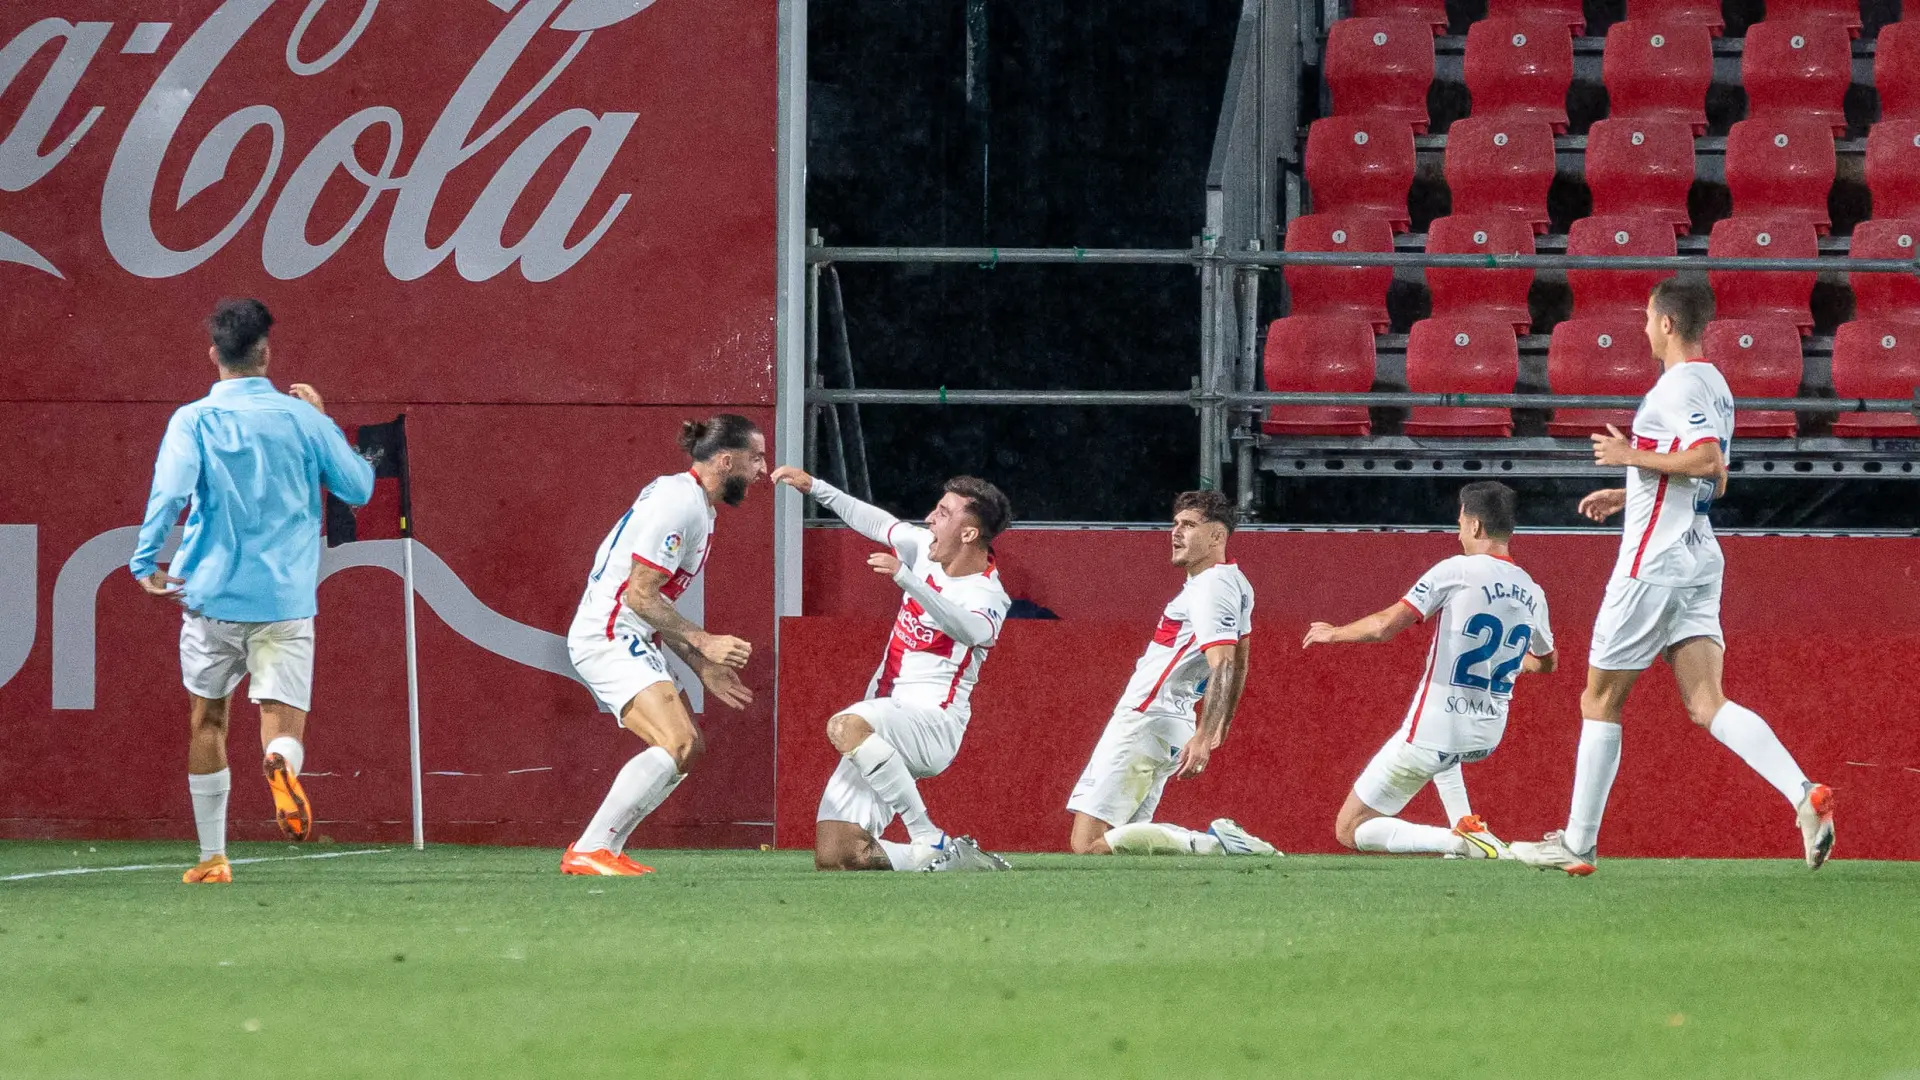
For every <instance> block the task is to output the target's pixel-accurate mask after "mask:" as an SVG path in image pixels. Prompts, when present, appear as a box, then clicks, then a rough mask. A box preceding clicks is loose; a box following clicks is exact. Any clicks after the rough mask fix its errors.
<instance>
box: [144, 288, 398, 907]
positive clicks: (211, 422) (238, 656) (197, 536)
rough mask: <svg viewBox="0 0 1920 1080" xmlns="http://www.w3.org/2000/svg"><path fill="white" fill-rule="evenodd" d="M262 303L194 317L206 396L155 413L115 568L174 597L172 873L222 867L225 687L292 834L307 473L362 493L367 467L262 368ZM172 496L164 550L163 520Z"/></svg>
mask: <svg viewBox="0 0 1920 1080" xmlns="http://www.w3.org/2000/svg"><path fill="white" fill-rule="evenodd" d="M272 326H273V316H272V315H271V314H269V313H268V312H267V308H266V305H264V304H262V303H260V302H259V301H258V300H226V301H222V302H221V304H220V306H219V307H218V308H216V309H215V310H214V313H213V316H212V317H211V318H210V319H208V320H207V327H208V330H209V331H210V332H211V333H212V336H213V347H212V348H211V349H210V350H209V354H210V355H211V356H212V358H213V361H214V364H215V366H216V367H217V368H218V369H219V371H220V381H218V382H216V383H214V385H213V389H212V390H211V391H209V392H208V394H207V396H206V397H204V398H201V399H200V400H199V401H196V402H193V403H192V404H189V405H184V406H182V407H181V408H180V409H179V411H177V412H175V413H174V414H173V419H172V421H170V422H169V423H168V424H167V433H166V436H165V438H163V439H162V440H161V443H160V456H159V460H158V461H156V462H155V464H154V469H153V492H152V494H151V495H149V496H148V498H147V517H146V521H145V522H143V523H142V524H141V526H140V542H139V545H138V546H137V547H136V548H135V550H134V553H133V560H132V562H131V563H129V564H128V565H129V569H131V570H132V571H133V574H134V577H136V578H138V579H139V581H140V586H141V588H143V589H145V590H146V591H147V592H148V593H151V594H152V595H154V596H163V597H168V598H170V599H172V600H174V601H175V602H177V603H179V604H180V605H181V606H182V607H184V608H185V609H186V614H185V616H184V619H183V621H182V624H181V630H180V669H181V681H182V682H183V683H184V684H185V686H186V688H187V692H188V693H189V694H191V695H192V700H193V715H192V741H191V742H190V743H189V745H188V750H187V773H188V777H187V787H188V789H189V791H191V792H192V795H193V816H194V824H195V826H196V829H197V831H198V832H199V834H200V865H198V866H196V867H194V868H193V869H192V870H189V871H187V874H186V876H185V880H186V881H188V882H190V883H195V882H225V881H231V880H233V870H232V866H231V864H230V863H229V862H228V861H227V857H226V832H227V828H226V825H227V795H228V792H229V790H230V789H231V787H232V778H231V774H230V773H229V771H228V769H227V750H226V743H227V718H228V713H229V711H230V703H231V699H232V695H233V690H234V687H236V686H238V685H239V683H240V679H241V678H242V677H243V676H251V679H252V682H251V683H250V685H249V686H248V689H247V693H248V696H249V697H250V698H252V699H253V701H254V702H256V703H257V704H258V705H259V706H260V742H261V745H262V746H263V747H264V748H265V752H266V758H265V763H264V765H265V771H266V774H267V781H268V785H269V787H271V788H272V791H273V801H274V810H275V814H276V816H277V818H278V819H279V822H280V827H281V830H282V831H283V832H285V833H286V834H287V836H288V837H289V838H291V839H295V840H304V839H306V838H307V837H308V836H309V835H311V833H312V828H313V811H312V807H311V805H310V804H309V803H308V802H307V797H306V792H305V791H304V790H303V789H302V788H301V786H300V781H299V774H300V767H301V765H302V763H303V760H304V758H305V750H304V745H303V742H302V739H303V738H304V736H305V734H306V723H307V710H308V708H309V707H310V705H311V701H312V685H313V615H314V612H315V611H316V609H317V603H316V599H315V594H316V592H317V590H318V588H319V580H320V489H321V487H322V485H324V486H325V487H327V488H328V489H329V490H331V491H332V492H333V493H334V494H335V495H337V496H339V497H340V498H341V499H344V500H345V501H347V502H348V503H351V504H353V505H355V506H361V505H365V503H366V502H367V500H368V499H369V498H371V497H372V495H373V467H372V466H371V465H369V464H367V462H366V461H365V460H364V459H362V458H361V457H360V455H358V454H357V453H355V452H354V450H353V448H352V447H350V446H348V445H347V440H346V437H345V436H344V435H342V434H341V433H340V428H339V427H338V426H337V425H335V424H334V422H333V421H331V420H329V419H327V414H326V412H325V411H324V409H325V407H324V405H323V403H322V402H321V400H320V395H319V394H317V393H315V392H314V389H313V388H312V387H311V386H307V385H305V384H303V383H295V384H294V385H293V386H292V387H290V388H289V390H290V393H288V394H282V393H280V392H279V391H277V390H275V389H274V388H273V384H272V383H270V382H268V381H267V377H266V376H267V365H268V362H269V361H270V360H271V359H272V350H271V348H270V347H269V345H268V342H267V332H268V330H269V329H271V328H272ZM183 508H185V509H186V510H187V524H186V528H185V529H184V530H183V533H182V536H181V540H180V548H179V550H178V552H176V553H175V555H174V557H173V562H172V564H171V566H170V567H169V568H168V569H166V570H162V569H161V568H160V567H159V565H158V561H157V560H158V557H159V554H160V548H161V545H162V544H163V543H165V541H166V538H167V533H168V532H169V531H170V530H171V529H172V528H173V526H174V523H175V522H176V521H178V520H179V517H180V511H181V510H182V509H183Z"/></svg>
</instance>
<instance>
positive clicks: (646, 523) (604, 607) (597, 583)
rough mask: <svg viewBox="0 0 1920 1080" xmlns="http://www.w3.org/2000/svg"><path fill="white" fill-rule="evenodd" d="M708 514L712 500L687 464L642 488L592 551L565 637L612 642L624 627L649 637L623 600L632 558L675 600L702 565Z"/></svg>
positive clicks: (649, 632)
mask: <svg viewBox="0 0 1920 1080" xmlns="http://www.w3.org/2000/svg"><path fill="white" fill-rule="evenodd" d="M713 517H714V513H713V504H712V503H711V502H709V501H707V493H706V490H705V489H704V488H702V487H701V486H700V478H699V477H698V476H696V475H694V472H693V470H692V469H688V470H687V471H686V472H682V473H674V474H672V475H671V476H662V477H660V478H658V479H656V480H654V481H653V483H651V484H648V485H647V486H646V487H645V488H642V489H641V491H640V496H639V498H636V499H634V500H633V505H632V506H630V507H628V508H627V512H626V513H624V514H622V515H620V520H619V521H618V522H615V523H614V526H613V530H612V531H611V532H609V533H607V538H606V539H605V540H602V541H600V547H599V549H598V550H596V551H595V552H594V556H593V573H592V574H590V575H588V577H587V589H586V592H584V593H582V594H581V596H580V607H579V608H578V609H577V610H576V611H575V612H574V614H573V626H572V627H571V628H570V629H569V630H568V631H567V636H568V637H572V638H591V637H599V638H603V639H605V640H607V641H612V640H613V638H614V635H615V634H617V633H618V632H620V631H621V630H623V629H624V630H631V631H633V632H634V633H635V634H636V635H638V636H639V637H642V638H649V637H652V636H653V627H651V626H648V625H647V623H646V620H644V619H642V618H641V617H640V616H638V615H636V614H634V611H633V609H632V608H631V607H628V606H627V605H626V604H625V603H623V599H624V598H625V596H626V592H627V575H628V574H631V573H632V572H633V564H634V563H645V564H647V565H648V566H651V567H652V568H654V569H655V570H658V571H660V572H661V573H663V574H665V575H667V582H666V584H664V585H662V586H660V595H661V596H664V597H666V598H667V600H668V601H669V602H671V601H673V600H677V599H679V598H680V594H681V593H684V592H686V591H687V586H689V585H691V584H693V579H694V578H696V577H698V576H700V571H701V570H703V569H705V568H706V565H707V548H708V545H709V544H710V543H711V541H712V540H713Z"/></svg>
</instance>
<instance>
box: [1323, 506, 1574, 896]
mask: <svg viewBox="0 0 1920 1080" xmlns="http://www.w3.org/2000/svg"><path fill="white" fill-rule="evenodd" d="M1514 503H1515V498H1514V494H1513V489H1512V488H1510V487H1508V486H1506V485H1505V484H1502V483H1499V482H1498V481H1493V480H1482V481H1480V482H1478V483H1473V484H1468V485H1467V486H1466V487H1463V488H1461V489H1460V547H1461V548H1462V549H1463V550H1464V551H1465V552H1466V554H1464V555H1456V556H1454V557H1453V558H1451V559H1447V560H1445V561H1443V562H1441V563H1440V564H1439V565H1438V566H1435V567H1434V568H1433V569H1431V570H1429V571H1427V573H1426V576H1425V577H1422V578H1421V579H1420V581H1419V582H1418V583H1417V584H1415V585H1414V587H1413V590H1412V591H1411V592H1409V593H1407V595H1406V596H1404V597H1402V598H1400V599H1399V600H1398V601H1396V602H1395V603H1394V605H1393V606H1392V607H1390V608H1387V609H1386V610H1385V611H1379V612H1375V613H1374V614H1372V615H1369V616H1367V617H1366V618H1364V619H1361V620H1360V621H1359V622H1353V623H1348V624H1347V625H1345V626H1331V625H1329V624H1327V623H1323V622H1317V623H1314V624H1313V626H1312V628H1311V629H1309V630H1308V631H1307V638H1306V641H1305V642H1304V643H1303V644H1302V647H1303V648H1304V647H1306V646H1311V645H1318V644H1321V643H1345V642H1373V641H1388V640H1390V639H1392V638H1393V637H1394V636H1396V635H1397V634H1399V633H1400V631H1402V630H1405V629H1406V628H1407V627H1409V626H1412V625H1413V624H1414V623H1415V622H1420V621H1424V620H1426V619H1433V620H1434V621H1435V625H1434V628H1433V644H1432V645H1430V646H1429V647H1428V649H1427V668H1426V672H1425V673H1424V674H1422V675H1421V676H1420V682H1419V685H1417V686H1416V687H1414V691H1413V706H1412V707H1411V708H1409V709H1408V710H1407V718H1406V719H1405V720H1404V721H1402V722H1401V724H1400V730H1399V731H1398V732H1396V733H1395V734H1394V736H1393V737H1392V738H1390V739H1388V740H1387V744H1386V745H1385V746H1382V747H1381V748H1380V752H1379V753H1377V754H1375V755H1374V756H1373V760H1372V761H1370V762H1368V763H1367V767H1366V769H1365V771H1363V772H1362V773H1361V774H1360V779H1358V780H1356V781H1355V782H1354V785H1353V791H1352V793H1351V794H1349V795H1348V796H1347V802H1346V805H1345V806H1342V807H1341V808H1340V816H1339V818H1337V819H1336V820H1335V821H1334V825H1333V831H1334V835H1335V836H1336V837H1338V838H1339V840H1340V842H1341V843H1342V844H1344V845H1346V846H1347V847H1350V848H1354V849H1356V850H1358V851H1389V852H1393V853H1395V854H1429V855H1459V856H1464V857H1467V858H1475V859H1510V858H1512V857H1513V856H1512V854H1511V853H1510V852H1508V850H1507V848H1506V845H1505V844H1502V843H1501V842H1500V841H1499V839H1498V838H1496V837H1495V836H1494V835H1493V834H1492V833H1491V832H1489V831H1488V830H1487V827H1486V825H1485V824H1484V823H1483V822H1481V820H1480V819H1479V818H1478V817H1474V816H1467V817H1463V818H1461V819H1460V820H1459V821H1458V822H1456V823H1455V824H1454V827H1453V828H1452V829H1443V828H1441V827H1439V826H1437V825H1415V824H1413V823H1411V822H1406V821H1402V820H1400V819H1399V818H1397V817H1394V816H1393V815H1395V814H1398V813H1399V812H1400V811H1401V810H1402V809H1404V808H1405V807H1406V805H1407V803H1408V802H1410V801H1412V799H1413V797H1414V796H1415V795H1418V794H1419V793H1420V789H1421V788H1423V787H1425V786H1426V785H1427V781H1429V780H1432V779H1433V778H1434V777H1436V776H1438V775H1440V774H1441V773H1443V772H1445V771H1447V770H1449V769H1454V768H1457V767H1458V766H1460V765H1462V764H1466V763H1470V762H1475V761H1480V760H1482V759H1484V758H1485V757H1486V756H1487V755H1488V754H1491V753H1493V748H1494V747H1495V746H1498V745H1499V744H1500V736H1501V735H1502V734H1503V733H1504V732H1505V731H1506V728H1507V705H1508V703H1509V701H1511V699H1512V698H1513V680H1514V677H1515V676H1516V675H1521V674H1527V673H1531V672H1536V671H1537V672H1548V671H1552V670H1553V669H1554V655H1553V629H1552V627H1551V626H1550V625H1549V623H1548V620H1547V595H1546V593H1544V592H1542V591H1541V590H1540V586H1538V585H1536V584H1534V581H1533V578H1532V577H1530V576H1528V574H1527V572H1526V571H1525V570H1522V569H1521V568H1520V567H1519V566H1518V565H1517V564H1516V563H1515V562H1514V561H1513V559H1512V558H1511V557H1510V556H1509V555H1508V554H1507V545H1508V542H1509V540H1510V539H1511V538H1512V536H1513V526H1514Z"/></svg>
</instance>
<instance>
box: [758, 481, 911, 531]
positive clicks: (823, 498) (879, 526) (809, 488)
mask: <svg viewBox="0 0 1920 1080" xmlns="http://www.w3.org/2000/svg"><path fill="white" fill-rule="evenodd" d="M770 479H772V480H773V482H774V483H776V484H785V485H787V486H788V487H790V488H793V489H794V490H795V491H798V492H801V493H802V494H806V495H812V496H813V497H814V498H815V499H818V500H819V501H820V505H821V506H824V507H826V508H827V509H829V510H831V511H833V513H834V514H835V516H837V517H839V519H840V520H841V521H844V522H846V523H847V525H848V526H850V527H851V528H852V529H853V531H855V532H857V533H859V534H860V535H862V536H864V537H866V538H867V539H869V540H872V541H874V542H876V543H881V544H889V545H890V544H892V543H893V541H892V540H891V539H889V538H888V536H887V534H888V533H889V532H890V531H892V529H893V527H894V526H896V525H898V524H900V519H899V518H897V517H894V516H893V515H892V514H889V513H887V512H886V511H885V510H882V509H880V508H879V507H877V506H874V505H872V504H871V503H863V502H861V501H860V500H859V499H856V498H854V497H853V496H851V495H849V494H847V493H846V492H844V491H841V490H840V489H839V488H837V487H834V486H833V485H832V484H829V483H827V482H826V481H825V480H822V479H820V478H819V477H817V476H811V475H808V474H807V473H805V472H802V471H801V470H799V469H796V468H794V467H793V466H791V465H782V466H780V467H779V468H777V469H775V470H773V475H772V476H771V478H770Z"/></svg>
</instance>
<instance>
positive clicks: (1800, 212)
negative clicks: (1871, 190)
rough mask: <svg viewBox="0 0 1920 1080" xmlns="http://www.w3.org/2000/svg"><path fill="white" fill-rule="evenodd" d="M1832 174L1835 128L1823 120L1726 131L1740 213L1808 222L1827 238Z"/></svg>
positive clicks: (1778, 120)
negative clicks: (1833, 129) (1828, 200)
mask: <svg viewBox="0 0 1920 1080" xmlns="http://www.w3.org/2000/svg"><path fill="white" fill-rule="evenodd" d="M1869 149H1871V147H1869ZM1869 160H1871V159H1869ZM1834 173H1835V158H1834V153H1833V131H1832V129H1831V128H1829V127H1828V126H1827V125H1826V123H1825V122H1823V121H1819V120H1791V119H1787V118H1784V117H1774V118H1773V119H1770V120H1742V121H1740V122H1739V123H1737V124H1735V125H1733V130H1732V131H1730V132H1728V134H1727V190H1728V191H1730V192H1731V193H1732V194H1733V212H1734V213H1735V214H1738V215H1739V216H1741V217H1774V218H1787V219H1791V220H1794V221H1804V222H1807V223H1808V224H1810V225H1812V226H1813V227H1814V230H1815V231H1816V232H1818V233H1819V234H1820V235H1822V236H1824V235H1826V233H1827V230H1828V229H1829V228H1831V227H1832V226H1833V221H1832V220H1831V219H1830V218H1829V217H1828V216H1827V193H1828V192H1829V191H1831V190H1832V189H1833V178H1834ZM1869 182H1871V174H1869Z"/></svg>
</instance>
